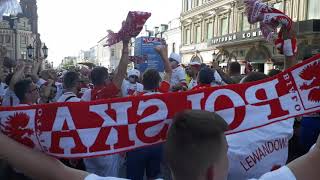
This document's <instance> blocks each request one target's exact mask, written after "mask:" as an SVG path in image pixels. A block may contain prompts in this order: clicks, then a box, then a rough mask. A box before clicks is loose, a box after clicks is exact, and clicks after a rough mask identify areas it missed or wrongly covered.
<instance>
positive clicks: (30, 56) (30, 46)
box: [27, 44, 34, 59]
mask: <svg viewBox="0 0 320 180" xmlns="http://www.w3.org/2000/svg"><path fill="white" fill-rule="evenodd" d="M27 52H28V57H29V58H30V59H31V58H32V57H33V53H34V48H33V47H32V45H31V44H29V46H28V47H27Z"/></svg>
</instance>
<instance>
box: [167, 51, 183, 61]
mask: <svg viewBox="0 0 320 180" xmlns="http://www.w3.org/2000/svg"><path fill="white" fill-rule="evenodd" d="M169 59H173V60H175V61H177V62H178V63H181V56H180V55H179V54H177V53H171V54H170V57H169Z"/></svg>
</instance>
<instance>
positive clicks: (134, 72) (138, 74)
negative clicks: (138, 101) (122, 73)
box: [128, 69, 140, 77]
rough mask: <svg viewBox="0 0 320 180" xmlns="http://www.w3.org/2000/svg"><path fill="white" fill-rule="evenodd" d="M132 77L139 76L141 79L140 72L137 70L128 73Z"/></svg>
mask: <svg viewBox="0 0 320 180" xmlns="http://www.w3.org/2000/svg"><path fill="white" fill-rule="evenodd" d="M130 76H138V77H140V71H138V70H136V69H132V70H130V71H128V77H130Z"/></svg>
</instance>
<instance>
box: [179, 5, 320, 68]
mask: <svg viewBox="0 0 320 180" xmlns="http://www.w3.org/2000/svg"><path fill="white" fill-rule="evenodd" d="M265 2H266V3H268V4H269V5H271V6H273V7H275V8H277V9H280V10H282V11H283V12H285V13H286V14H287V15H288V16H290V17H291V18H292V19H293V20H294V21H295V29H296V32H297V37H298V49H299V55H298V59H299V60H302V59H304V58H306V57H310V56H311V55H312V54H316V53H320V45H319V44H320V27H319V24H320V20H319V19H320V11H318V10H317V8H316V7H318V8H319V7H320V1H318V0H303V1H302V0H267V1H265ZM182 6H183V8H182V9H183V10H182V13H181V29H182V41H181V43H182V47H181V54H182V60H183V63H185V64H188V63H189V62H190V61H192V60H194V59H197V60H200V61H202V62H203V63H207V64H210V63H211V62H212V61H213V60H216V61H218V62H219V63H220V66H222V67H225V66H226V65H227V64H228V62H230V61H238V62H239V63H240V64H242V72H244V66H245V63H246V62H249V63H251V64H252V66H253V67H254V69H255V70H256V71H260V72H264V73H267V72H268V71H269V70H270V69H272V68H279V69H281V68H282V67H283V60H284V57H283V56H282V55H280V54H278V52H277V51H276V49H275V48H274V45H273V44H271V43H268V42H266V41H265V40H264V38H263V37H262V33H261V31H260V30H259V24H255V25H250V24H249V23H248V20H247V17H246V15H245V13H244V11H245V9H244V4H243V3H241V2H240V1H236V0H182Z"/></svg>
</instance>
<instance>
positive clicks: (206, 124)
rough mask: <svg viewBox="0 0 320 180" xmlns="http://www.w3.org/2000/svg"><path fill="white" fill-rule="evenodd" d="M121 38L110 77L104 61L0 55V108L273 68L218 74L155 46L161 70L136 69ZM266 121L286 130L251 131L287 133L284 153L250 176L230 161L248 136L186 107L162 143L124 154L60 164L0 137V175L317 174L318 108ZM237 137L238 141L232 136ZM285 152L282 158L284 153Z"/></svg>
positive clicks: (203, 83) (153, 89)
mask: <svg viewBox="0 0 320 180" xmlns="http://www.w3.org/2000/svg"><path fill="white" fill-rule="evenodd" d="M128 43H129V42H128V41H124V42H123V51H122V57H121V60H120V63H119V66H118V67H117V69H116V70H115V72H114V73H113V74H112V77H111V76H110V73H109V72H108V69H107V68H105V67H95V68H93V69H86V68H82V69H81V70H79V69H78V70H76V69H74V70H68V71H67V70H63V71H60V72H58V71H56V70H53V69H47V70H41V63H42V59H38V60H36V61H34V62H33V64H32V65H30V63H29V62H28V63H26V62H24V61H17V63H9V62H8V61H9V60H8V59H2V60H1V66H0V67H1V69H0V80H1V85H0V99H1V106H29V105H34V104H47V103H54V102H80V101H94V100H99V99H108V98H115V97H127V96H145V95H151V94H159V93H167V92H178V93H179V92H182V91H190V90H196V89H201V88H207V87H213V86H221V85H227V84H238V83H247V82H253V81H258V80H262V79H266V78H268V77H272V76H275V75H276V74H278V73H280V72H281V71H280V70H276V69H273V70H271V71H270V72H269V74H268V75H265V74H263V73H260V72H251V73H248V74H241V73H240V70H241V67H240V64H239V63H238V62H231V63H230V64H229V65H228V70H227V71H226V72H224V71H222V70H221V69H220V68H219V66H218V65H217V63H216V62H213V63H212V64H211V65H209V66H208V65H205V64H202V63H201V62H196V61H194V62H191V63H190V64H189V65H188V66H187V67H185V66H183V65H182V64H181V57H180V56H179V55H178V54H176V53H172V54H171V55H168V51H167V48H166V46H165V45H163V46H158V47H156V48H155V50H156V51H157V52H158V53H159V55H160V56H161V58H162V61H163V64H164V67H165V72H164V74H162V73H159V72H158V71H156V70H154V69H148V70H146V71H145V72H144V73H143V74H141V73H140V71H138V70H137V69H132V70H127V65H128V63H129V62H128V59H129V56H128V52H129V51H128ZM272 126H286V127H288V126H289V127H290V128H289V130H288V132H273V131H259V130H255V131H257V132H256V135H257V136H258V134H259V133H260V136H261V140H262V141H263V138H266V137H269V136H273V135H274V134H276V133H281V136H283V137H286V138H287V139H288V140H289V139H290V138H291V137H292V136H293V138H292V140H291V141H290V142H289V151H287V152H286V153H287V154H286V155H285V156H284V158H283V157H281V158H279V157H277V154H275V155H273V156H271V157H269V158H273V159H274V160H273V162H276V163H277V165H280V166H283V167H282V168H280V169H279V170H277V171H274V172H270V173H269V171H270V169H271V168H273V167H267V168H263V167H265V166H268V165H266V164H263V163H260V164H259V166H261V167H262V168H260V171H255V173H253V174H250V173H248V174H243V173H242V172H241V171H239V168H238V167H237V166H238V165H237V164H235V161H233V160H235V159H236V158H240V157H241V156H244V155H243V154H241V153H240V152H239V151H238V150H239V149H246V148H252V147H249V146H250V143H251V145H252V143H254V142H250V140H249V139H248V137H245V136H242V135H241V134H237V135H230V136H227V137H226V136H225V135H224V131H226V130H227V124H226V122H225V121H224V120H223V119H222V118H221V117H220V116H218V115H216V114H215V113H209V112H205V111H196V110H189V111H185V112H181V113H178V114H177V115H176V117H175V119H174V122H173V125H172V127H171V129H170V131H169V134H168V141H167V143H166V145H165V146H164V145H162V144H159V145H153V146H148V147H144V148H139V149H135V150H132V151H129V152H127V153H126V154H114V155H110V156H102V157H95V158H85V159H81V160H59V161H60V162H62V163H63V164H64V165H62V164H61V163H60V162H59V161H57V160H56V159H53V158H51V157H48V156H46V155H43V154H41V153H39V152H35V151H33V150H30V149H28V148H26V147H24V146H22V145H20V144H17V143H15V142H14V141H12V140H10V139H8V138H7V137H5V136H4V135H0V144H2V145H1V146H2V147H1V148H0V158H2V160H1V167H0V168H1V169H0V171H1V172H0V174H1V177H0V179H30V178H33V179H70V180H71V179H86V180H91V179H104V178H102V177H109V176H110V177H124V178H127V179H132V180H143V179H144V178H147V179H150V180H151V179H157V178H163V179H172V178H173V179H175V180H202V179H203V180H204V179H206V180H213V179H221V180H222V179H226V178H227V177H228V179H234V180H236V179H240V180H241V179H247V178H259V177H260V176H262V175H264V174H265V173H268V174H266V175H264V176H263V177H262V178H261V179H294V177H296V179H314V178H317V177H318V176H317V175H318V174H319V172H317V171H316V167H320V166H319V165H320V144H317V146H316V147H315V148H314V150H312V151H311V152H310V153H308V154H306V153H307V152H308V151H309V150H310V148H311V147H312V146H313V145H314V144H315V143H316V141H317V137H318V135H319V133H320V117H319V114H312V115H307V116H304V117H301V118H298V119H291V120H288V121H286V122H283V123H282V124H280V125H279V124H275V125H272ZM299 130H300V131H299ZM239 139H241V141H240V142H239ZM4 144H5V145H4ZM3 146H5V147H3ZM228 147H229V149H228ZM227 152H228V153H227ZM163 154H164V155H165V156H163ZM288 154H289V157H288V158H286V157H287V155H288ZM305 154H306V155H305ZM303 155H305V156H303ZM278 156H279V155H278ZM300 156H302V157H300ZM163 157H164V158H163ZM298 157H300V158H299V159H298V160H296V161H293V162H291V163H290V164H289V165H288V166H285V165H286V164H287V163H289V162H290V161H291V160H293V159H296V158H298ZM228 164H229V165H228ZM228 167H229V168H228ZM268 168H269V170H268ZM75 169H78V170H75ZM85 171H86V172H85ZM89 174H90V175H89ZM98 176H101V177H98ZM106 179H107V178H106ZM110 179H111V178H110Z"/></svg>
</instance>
